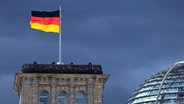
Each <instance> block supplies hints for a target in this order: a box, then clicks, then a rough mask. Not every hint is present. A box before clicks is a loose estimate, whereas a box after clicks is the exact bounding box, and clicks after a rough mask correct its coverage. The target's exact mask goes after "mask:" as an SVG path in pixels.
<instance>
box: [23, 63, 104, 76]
mask: <svg viewBox="0 0 184 104" xmlns="http://www.w3.org/2000/svg"><path fill="white" fill-rule="evenodd" d="M21 71H22V73H62V74H103V71H102V67H101V65H92V64H91V63H89V64H88V65H74V64H73V63H71V64H68V65H63V64H55V63H52V64H37V63H36V62H34V63H33V64H24V65H23V66H22V70H21Z"/></svg>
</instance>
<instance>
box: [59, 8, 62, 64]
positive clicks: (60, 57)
mask: <svg viewBox="0 0 184 104" xmlns="http://www.w3.org/2000/svg"><path fill="white" fill-rule="evenodd" d="M59 18H60V22H59V64H62V53H61V5H60V6H59Z"/></svg>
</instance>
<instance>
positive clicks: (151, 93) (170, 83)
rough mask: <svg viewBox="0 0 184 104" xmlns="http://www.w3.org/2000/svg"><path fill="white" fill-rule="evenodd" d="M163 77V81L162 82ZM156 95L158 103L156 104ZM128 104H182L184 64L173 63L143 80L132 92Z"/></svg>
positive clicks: (183, 103) (183, 101) (183, 97)
mask: <svg viewBox="0 0 184 104" xmlns="http://www.w3.org/2000/svg"><path fill="white" fill-rule="evenodd" d="M171 69H172V70H171ZM169 71H170V72H169ZM168 72H169V73H168ZM166 73H167V74H168V75H167V74H166ZM166 75H167V76H166ZM164 76H165V80H164V81H163V79H164ZM162 82H163V85H162V86H161V83H162ZM160 87H161V90H160V93H159V95H158V92H159V88H160ZM157 95H158V102H157V103H156V99H157ZM128 104H184V63H183V62H178V63H175V64H174V65H173V66H171V67H170V68H168V69H165V70H163V71H161V72H158V73H156V74H155V75H153V76H151V77H150V78H149V79H147V80H145V82H144V83H143V84H141V85H140V86H139V87H138V88H137V89H136V90H135V91H134V93H133V94H132V96H131V97H130V99H129V100H128Z"/></svg>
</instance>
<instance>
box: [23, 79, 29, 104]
mask: <svg viewBox="0 0 184 104" xmlns="http://www.w3.org/2000/svg"><path fill="white" fill-rule="evenodd" d="M31 100H32V89H31V82H30V79H27V78H23V82H22V96H21V104H31V103H32V102H31Z"/></svg>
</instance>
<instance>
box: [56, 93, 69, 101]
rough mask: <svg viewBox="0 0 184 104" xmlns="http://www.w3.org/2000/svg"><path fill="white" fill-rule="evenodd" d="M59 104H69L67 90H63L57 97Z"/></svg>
mask: <svg viewBox="0 0 184 104" xmlns="http://www.w3.org/2000/svg"><path fill="white" fill-rule="evenodd" d="M57 104H68V97H67V93H66V92H65V91H61V92H59V94H58V97H57Z"/></svg>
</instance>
